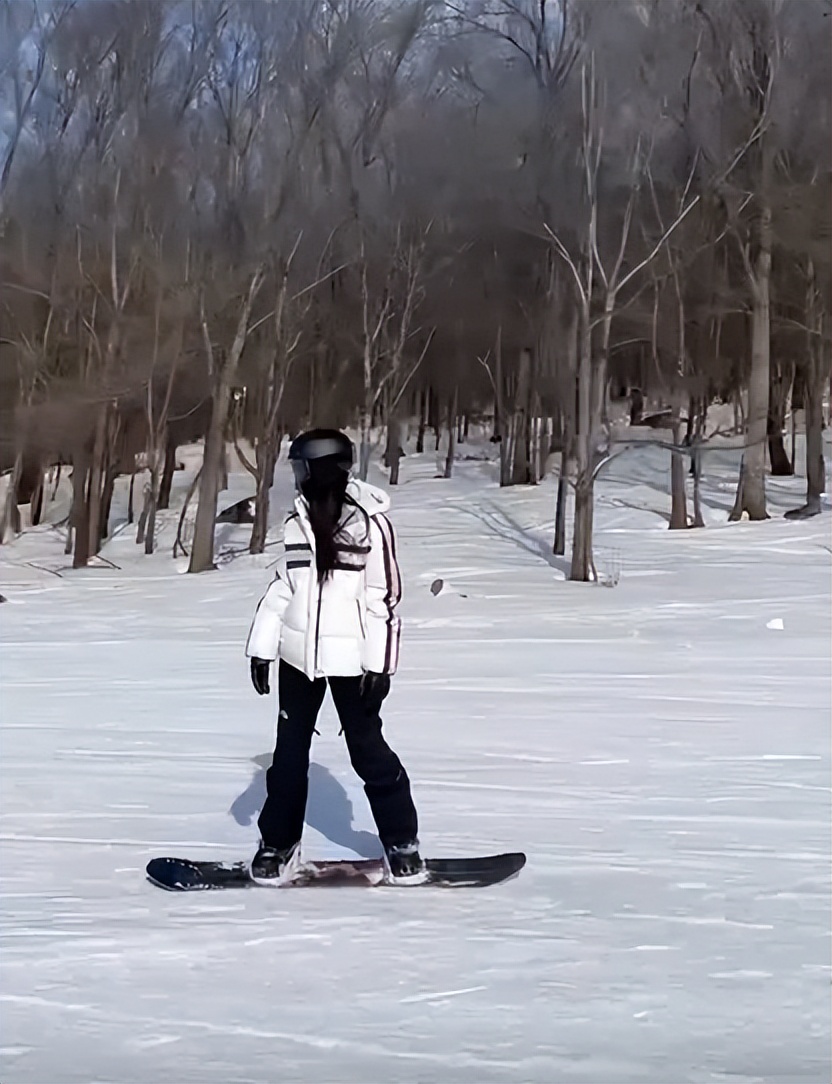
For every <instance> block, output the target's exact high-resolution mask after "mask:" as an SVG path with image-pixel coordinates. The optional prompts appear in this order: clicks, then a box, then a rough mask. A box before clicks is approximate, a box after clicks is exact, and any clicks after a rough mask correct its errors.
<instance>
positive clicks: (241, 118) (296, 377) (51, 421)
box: [0, 0, 832, 580]
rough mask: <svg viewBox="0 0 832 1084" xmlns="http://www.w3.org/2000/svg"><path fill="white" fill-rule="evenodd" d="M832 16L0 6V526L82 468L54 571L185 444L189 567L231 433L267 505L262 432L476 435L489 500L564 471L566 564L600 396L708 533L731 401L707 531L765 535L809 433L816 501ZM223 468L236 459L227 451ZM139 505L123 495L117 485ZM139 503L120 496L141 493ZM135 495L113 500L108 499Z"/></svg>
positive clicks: (449, 7)
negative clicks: (492, 462) (791, 422)
mask: <svg viewBox="0 0 832 1084" xmlns="http://www.w3.org/2000/svg"><path fill="white" fill-rule="evenodd" d="M830 12H832V3H830V0H196V2H191V0H187V2H186V0H181V2H177V0H94V2H93V0H56V2H46V0H38V2H30V0H4V2H2V3H0V380H2V403H1V404H0V410H1V411H2V412H0V452H1V455H0V469H2V470H3V471H7V472H8V473H9V476H10V484H9V487H8V490H7V496H6V499H5V506H4V507H3V508H2V510H0V536H1V537H2V538H3V540H6V539H8V538H9V537H12V536H13V535H14V533H15V531H16V530H19V529H20V527H21V523H20V513H19V509H18V505H20V504H29V505H30V508H31V512H30V513H29V514H30V516H31V518H32V520H33V521H34V522H37V518H38V516H39V515H40V507H41V505H42V503H43V489H44V478H45V473H46V470H47V468H50V467H54V466H56V465H58V464H60V465H63V466H65V468H66V469H67V470H68V471H71V478H72V489H73V502H72V512H71V515H70V519H69V522H68V524H67V552H70V551H71V552H72V553H73V555H74V556H73V562H74V564H75V566H76V567H78V566H83V565H84V564H86V562H87V561H88V560H89V558H90V557H91V556H92V555H93V554H95V553H97V552H98V550H99V548H100V546H101V545H102V543H103V541H104V540H105V539H106V538H107V535H108V531H109V529H110V528H109V520H110V514H109V513H110V502H111V500H112V495H113V487H114V484H115V480H116V478H117V476H118V475H119V474H130V475H131V476H132V475H135V473H136V470H137V465H138V464H141V465H142V467H143V468H146V469H144V470H143V473H142V476H141V477H142V481H141V486H140V492H139V493H138V495H137V499H136V506H137V507H136V512H135V515H136V520H137V524H138V527H139V531H140V535H139V538H140V540H141V541H142V542H143V544H144V546H145V549H146V551H147V552H153V548H154V524H155V521H156V514H157V511H158V510H159V509H164V508H166V507H167V505H168V502H169V500H170V492H171V481H172V477H173V472H174V468H175V464H176V454H177V448H178V447H179V446H180V445H182V444H185V443H190V442H194V441H198V440H201V441H204V458H203V464H202V468H201V470H200V472H199V475H198V477H197V478H196V479H195V484H194V494H193V499H194V502H195V503H196V521H195V529H194V537H193V542H192V545H191V546H190V551H189V552H190V568H191V570H192V571H203V570H206V569H209V568H211V567H213V564H214V523H215V519H216V513H217V499H218V493H219V492H220V490H221V489H222V488H223V485H224V473H225V471H226V469H227V466H226V456H227V454H228V453H227V450H228V449H229V448H231V449H234V448H235V447H236V448H237V449H238V453H239V456H240V458H241V461H242V462H243V463H244V465H245V467H246V469H247V470H248V471H249V472H250V474H251V476H252V480H253V486H254V490H255V492H256V495H257V501H256V512H255V523H254V525H253V531H252V539H251V548H252V552H262V549H263V547H264V545H265V544H266V528H267V523H268V512H269V509H268V500H269V489H270V487H271V484H272V477H273V473H274V468H275V464H276V462H277V458H278V453H279V449H280V444H281V441H282V439H283V437H284V436H285V435H286V434H291V433H295V432H297V431H299V430H300V429H302V428H303V427H305V426H308V425H338V426H343V427H347V426H349V427H354V428H355V429H356V430H357V431H358V432H359V433H360V444H361V448H360V470H361V472H362V473H363V474H365V475H366V471H367V467H368V463H369V456H370V451H371V446H372V445H373V443H374V442H375V441H376V440H377V439H378V434H380V433H382V432H383V433H385V434H386V440H387V453H386V455H387V459H388V464H389V466H390V467H391V478H390V481H391V482H393V483H395V481H396V477H397V472H398V451H399V445H400V443H401V441H402V432H403V426H404V425H406V424H412V426H413V427H414V431H416V429H417V428H418V440H419V441H420V442H422V443H423V442H424V439H425V430H426V428H432V429H434V430H437V432H438V431H439V430H440V429H447V430H448V434H449V444H450V445H451V452H450V454H449V457H448V471H450V470H451V469H452V462H453V456H452V445H453V441H454V439H455V437H456V433H457V430H458V428H462V425H463V423H462V422H461V421H460V419H464V418H468V417H471V416H475V417H479V418H483V417H487V418H489V419H493V420H492V422H491V424H493V430H494V437H495V439H498V440H499V448H500V459H501V469H500V475H501V477H500V480H501V483H502V484H504V485H511V484H518V483H519V484H528V483H535V482H537V481H539V479H540V477H541V475H542V472H543V469H544V464H545V463H546V462H547V461H550V460H551V458H552V453H555V457H556V459H558V460H559V464H560V465H559V469H560V477H561V485H560V487H559V494H558V504H557V508H558V522H557V524H556V531H555V540H554V545H555V549H556V551H559V552H561V553H562V552H563V551H564V547H565V539H566V531H565V527H564V524H565V518H566V517H567V516H570V517H574V519H573V520H572V522H573V523H574V529H573V531H572V555H571V575H572V578H573V579H576V580H589V579H592V578H593V575H594V566H593V560H592V519H593V487H594V484H595V481H596V479H597V477H598V474H599V471H601V470H603V466H604V463H605V462H606V461H607V460H608V458H609V457H610V455H611V454H614V447H613V442H612V441H611V435H610V433H611V428H610V403H611V400H612V399H613V398H621V397H623V396H629V397H630V401H631V404H632V420H633V421H634V422H638V421H639V420H640V419H641V416H642V412H643V410H644V404H645V403H646V402H653V403H655V402H657V401H660V402H661V404H662V405H663V407H664V410H665V415H664V417H665V425H666V428H667V429H669V430H670V431H671V432H672V434H673V438H672V440H671V441H669V443H668V454H669V455H671V456H672V460H673V469H672V512H671V526H672V527H674V528H685V527H688V526H699V525H701V524H702V517H701V512H700V510H699V508H698V504H697V500H696V488H695V487H694V508H693V509H692V510H690V511H689V509H688V507H687V504H688V498H687V492H686V478H687V477H688V474H689V470H691V469H692V471H693V474H694V482H695V483H696V482H698V478H699V476H700V473H701V471H702V469H703V460H706V458H707V456H706V454H705V453H706V452H707V447H706V436H705V434H706V419H707V412H708V409H709V407H710V406H711V405H712V404H713V403H714V402H716V401H720V402H723V403H734V404H735V406H736V411H737V417H738V418H739V420H740V427H741V432H740V434H739V435H738V441H739V442H740V443H741V445H742V448H743V457H742V468H741V470H740V472H739V477H738V479H737V494H736V501H735V507H734V512H733V515H734V516H735V517H736V518H739V517H740V516H742V515H747V516H748V517H749V518H751V519H764V518H765V517H766V515H767V511H766V487H765V480H766V475H767V473H768V472H769V471H773V472H775V473H778V474H780V473H791V472H792V470H793V467H794V464H793V462H792V459H791V456H790V454H789V449H788V444H787V442H786V441H785V440H784V430H785V419H786V415H787V411H790V412H792V413H794V412H797V411H801V412H802V417H803V418H804V419H805V433H806V464H807V466H806V475H807V492H806V499H805V505H804V507H803V508H802V509H798V510H796V512H797V513H798V514H800V515H811V514H814V513H816V512H817V511H819V510H820V507H821V503H820V498H821V494H822V493H823V492H824V488H825V477H824V473H825V472H824V461H823V452H822V431H823V426H824V422H825V418H824V409H823V403H824V397H825V395H826V393H827V389H828V384H829V378H830V357H831V356H832V334H831V333H830V301H832V274H831V271H832V268H831V267H830V260H831V259H832V231H830V218H831V217H832V203H831V202H830V199H831V198H832V184H831V183H830V180H831V178H832V173H831V172H830V155H831V153H832V124H830V112H831V111H832V49H831V48H830V32H831V30H830V22H832V15H830ZM246 449H248V451H246ZM131 495H132V488H131ZM131 504H132V502H131ZM132 515H133V510H132V507H131V516H132Z"/></svg>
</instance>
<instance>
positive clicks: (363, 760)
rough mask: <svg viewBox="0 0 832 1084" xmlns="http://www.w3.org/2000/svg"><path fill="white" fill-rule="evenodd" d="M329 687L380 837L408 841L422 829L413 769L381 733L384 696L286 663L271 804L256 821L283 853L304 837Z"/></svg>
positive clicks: (352, 680)
mask: <svg viewBox="0 0 832 1084" xmlns="http://www.w3.org/2000/svg"><path fill="white" fill-rule="evenodd" d="M327 684H328V685H329V688H330V691H331V692H332V699H333V700H334V701H335V710H336V711H337V712H338V717H339V719H340V720H341V726H342V728H343V731H344V737H345V738H346V741H347V750H348V752H349V755H350V760H351V761H352V766H353V768H355V770H356V772H357V773H358V775H359V776H360V777H361V779H362V780H363V781H364V791H365V793H366V795H367V799H368V800H369V803H370V809H371V810H372V813H373V819H374V820H375V822H376V827H377V829H378V834H379V838H380V839H381V842H382V843H383V844H384V846H385V847H389V846H392V845H395V844H399V843H410V842H411V841H412V840H415V839H416V836H417V832H418V822H417V818H416V807H415V806H414V804H413V799H412V797H411V795H410V780H409V779H408V777H407V772H406V771H405V770H404V768H403V767H402V763H401V761H400V760H399V758H398V757H397V756H396V754H395V753H394V752H393V750H392V749H391V748H390V746H389V745H388V744H387V742H386V741H385V740H384V737H383V736H382V733H381V716H380V714H379V712H380V711H381V700H380V699H379V698H378V697H376V698H371V697H368V696H367V695H362V692H361V678H360V677H331V678H318V679H316V680H315V681H310V680H309V678H308V677H306V675H305V674H303V673H301V671H300V670H297V669H295V667H294V666H290V665H289V664H288V663H286V662H283V661H282V660H281V661H280V664H279V667H278V677H277V695H278V702H279V708H280V711H279V715H278V720H277V743H276V745H275V750H274V759H273V760H272V766H271V768H269V770H268V772H267V773H266V803H265V805H264V806H263V810H262V812H261V813H260V817H259V819H258V825H259V827H260V836H261V838H262V840H263V843H264V844H265V845H266V846H268V847H275V848H277V849H279V850H283V849H284V848H287V847H291V846H292V845H293V844H294V843H297V842H298V841H299V840H300V837H301V832H302V831H303V820H304V813H305V811H306V797H307V792H308V789H309V750H310V747H311V745H312V735H313V733H314V731H315V722H316V720H317V718H318V712H319V711H320V710H321V705H322V704H323V701H324V695H325V694H326V689H327Z"/></svg>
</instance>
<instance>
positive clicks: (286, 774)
mask: <svg viewBox="0 0 832 1084" xmlns="http://www.w3.org/2000/svg"><path fill="white" fill-rule="evenodd" d="M289 461H290V463H291V465H292V468H293V470H294V474H295V484H296V489H297V497H296V500H295V510H294V512H292V513H291V515H290V516H289V518H288V519H287V521H286V530H285V536H284V553H283V556H282V557H281V558H280V560H279V562H278V569H277V574H276V576H275V578H274V580H273V581H272V582H271V584H270V585H269V587H268V589H267V591H266V593H265V594H264V596H263V598H262V599H261V600H260V603H259V605H258V607H257V612H256V613H255V616H254V621H253V623H252V626H251V631H250V632H249V636H248V642H247V644H246V655H247V656H248V657H249V658H250V659H251V680H252V684H253V685H254V688H255V689H256V691H257V692H258V693H259V694H260V695H261V696H262V695H265V694H267V693H268V692H269V691H270V690H269V674H270V670H271V665H272V662H273V661H275V660H279V661H278V667H277V693H278V701H279V704H278V707H279V714H278V721H277V742H276V745H275V751H274V759H273V761H272V766H271V768H270V769H269V770H268V772H267V774H266V789H267V797H266V802H265V805H264V806H263V810H262V812H261V813H260V817H259V820H258V825H259V828H260V835H261V844H260V847H259V849H258V851H257V853H256V855H255V856H254V859H253V860H252V863H251V875H252V877H253V878H254V879H255V880H256V881H258V882H260V883H266V884H269V883H271V884H276V883H278V881H279V880H280V878H281V876H282V874H283V872H284V870H285V869H286V866H287V864H288V863H289V862H290V861H291V859H292V857H293V855H294V854H295V852H296V851H297V849H298V847H299V845H300V837H301V832H302V831H303V822H304V812H305V808H306V799H307V790H308V772H309V750H310V746H311V743H312V734H313V733H314V730H315V723H316V720H317V717H318V712H319V711H320V709H321V705H322V703H323V699H324V695H325V693H326V689H327V685H328V686H329V689H330V692H331V693H332V698H333V700H334V702H335V708H336V710H337V712H338V716H339V718H340V720H341V727H342V730H343V733H344V737H345V739H346V742H347V750H348V751H349V755H350V760H351V761H352V766H353V768H354V769H355V771H356V772H357V773H358V775H359V776H360V777H361V778H362V780H363V781H364V790H365V792H366V794H367V798H368V800H369V803H370V808H371V810H372V813H373V818H374V819H375V822H376V827H377V829H378V834H379V838H380V839H381V842H382V846H383V847H384V853H385V863H386V866H387V871H388V875H389V877H390V878H391V879H392V880H394V881H397V882H400V883H405V884H406V883H409V882H416V881H418V880H420V879H421V877H422V875H423V870H424V863H423V861H422V859H421V857H420V855H419V842H418V839H417V829H418V824H417V816H416V808H415V806H414V804H413V799H412V797H411V794H410V780H409V779H408V776H407V772H406V771H405V769H404V768H403V766H402V764H401V761H400V760H399V758H398V757H397V756H396V754H395V753H394V752H393V750H392V749H391V748H390V747H389V745H388V744H387V742H386V741H385V739H384V737H383V735H382V730H381V727H382V724H381V717H380V710H381V705H382V703H383V701H384V699H385V697H386V696H387V694H388V692H389V691H390V678H391V676H392V675H393V674H394V673H395V671H396V666H397V663H398V655H399V617H398V615H397V613H396V607H397V605H398V603H399V600H400V598H401V580H400V577H399V567H398V562H397V560H396V540H395V535H394V533H393V528H392V525H391V524H390V521H389V520H388V518H387V516H386V514H385V513H386V512H387V509H388V508H389V506H390V501H389V498H388V497H387V495H386V494H385V493H384V492H382V491H381V490H380V489H377V488H376V487H374V486H371V485H368V484H367V483H365V482H359V481H356V480H354V479H351V478H350V471H351V469H352V466H353V462H354V450H353V446H352V442H351V441H350V440H349V438H348V437H347V436H345V434H343V433H341V432H339V431H338V430H334V429H313V430H310V431H309V432H307V433H302V434H301V435H300V436H299V437H297V438H296V439H295V440H294V441H293V443H292V445H291V447H290V449H289Z"/></svg>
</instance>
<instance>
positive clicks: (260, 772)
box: [228, 753, 381, 858]
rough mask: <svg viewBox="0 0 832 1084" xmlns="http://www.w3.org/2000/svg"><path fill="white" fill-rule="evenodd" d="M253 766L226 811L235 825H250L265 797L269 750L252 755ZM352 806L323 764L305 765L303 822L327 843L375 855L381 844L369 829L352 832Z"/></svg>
mask: <svg viewBox="0 0 832 1084" xmlns="http://www.w3.org/2000/svg"><path fill="white" fill-rule="evenodd" d="M252 759H253V761H254V763H255V764H256V765H257V771H256V772H255V773H254V776H253V777H252V780H251V782H250V783H249V785H248V786H247V787H246V789H245V790H244V791H243V793H242V794H241V795H239V797H237V798H235V799H234V801H233V802H232V804H231V808H230V809H229V811H228V812H229V813H230V814H231V816H232V817H233V818H234V820H235V821H236V822H237V824H240V825H243V826H247V825H249V824H251V823H252V822H253V821H254V820H255V818H256V817H257V815H258V814H259V812H260V810H261V809H262V808H263V802H265V800H266V771H267V770H268V768H269V766H270V765H271V762H272V754H271V753H263V754H262V755H261V756H258V757H253V758H252ZM352 822H353V808H352V802H351V801H350V798H349V795H348V794H347V792H346V791H345V790H344V788H343V786H342V785H341V784H340V783H339V782H338V780H337V779H336V778H335V776H334V775H332V773H331V772H329V771H328V770H327V769H326V768H325V767H324V766H323V764H315V763H314V762H312V763H310V765H309V798H308V800H307V803H306V823H307V824H308V825H309V827H310V828H314V829H315V831H316V832H320V833H321V835H324V836H326V838H327V839H328V840H329V841H330V843H335V844H336V845H337V846H339V847H348V848H349V849H350V850H351V851H354V852H355V853H356V854H359V855H361V857H362V858H378V857H379V855H380V854H381V843H380V842H379V838H378V836H377V835H375V834H374V833H373V832H356V831H355V830H354V828H353V826H352Z"/></svg>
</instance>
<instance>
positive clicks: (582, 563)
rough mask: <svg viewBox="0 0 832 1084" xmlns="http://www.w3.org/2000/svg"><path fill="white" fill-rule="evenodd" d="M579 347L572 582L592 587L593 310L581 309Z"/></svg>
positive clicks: (570, 575) (585, 306)
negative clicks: (591, 321)
mask: <svg viewBox="0 0 832 1084" xmlns="http://www.w3.org/2000/svg"><path fill="white" fill-rule="evenodd" d="M579 336H580V338H579V345H578V359H577V362H578V374H577V392H576V393H577V409H576V411H575V419H576V433H575V452H576V456H575V458H576V467H577V471H576V473H577V479H576V483H575V524H574V529H573V532H572V563H571V567H570V569H569V578H570V580H577V581H578V582H581V583H588V582H589V580H590V578H591V572H592V502H593V498H594V479H593V476H592V468H593V463H592V459H593V455H592V418H593V411H592V380H593V366H592V329H591V326H590V322H589V307H588V304H584V306H583V307H582V309H581V317H580V330H579Z"/></svg>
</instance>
